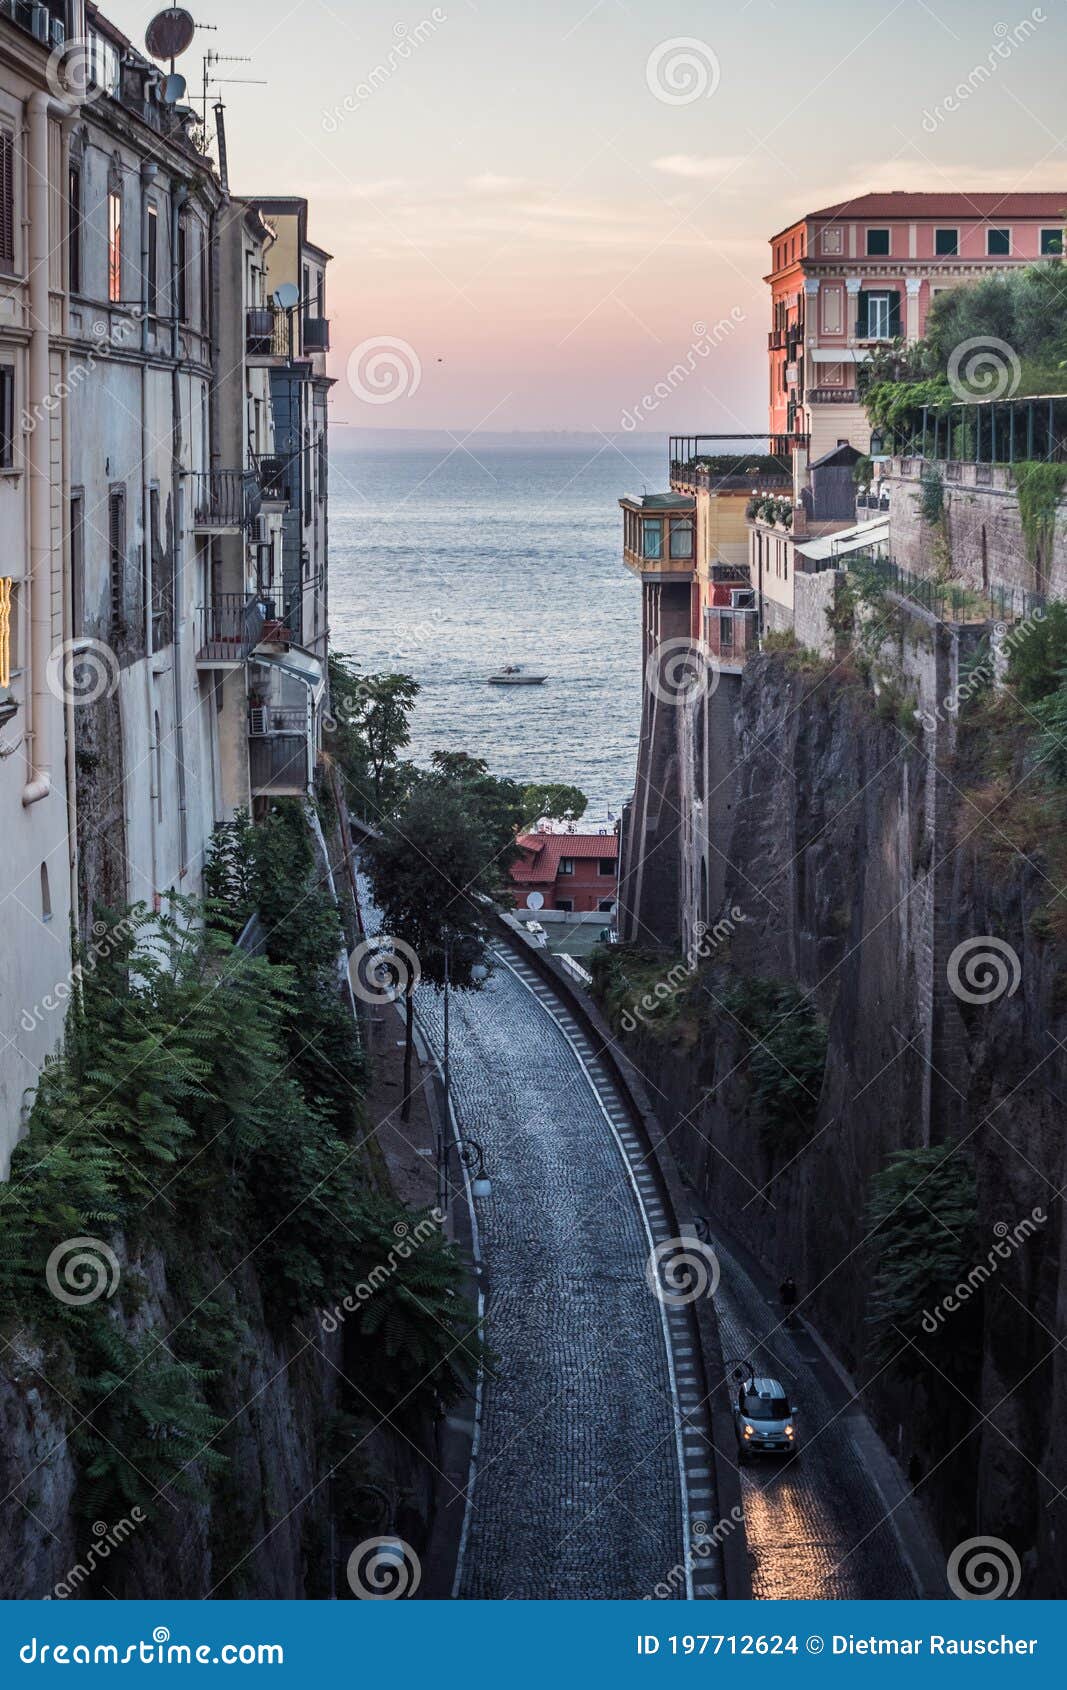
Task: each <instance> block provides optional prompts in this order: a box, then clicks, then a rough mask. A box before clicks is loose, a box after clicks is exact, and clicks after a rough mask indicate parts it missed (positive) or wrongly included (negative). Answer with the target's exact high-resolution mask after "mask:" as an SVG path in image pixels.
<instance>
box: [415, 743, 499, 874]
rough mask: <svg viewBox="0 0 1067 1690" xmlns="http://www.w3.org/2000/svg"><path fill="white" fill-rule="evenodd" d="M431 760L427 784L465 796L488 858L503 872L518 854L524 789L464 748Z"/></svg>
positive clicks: (436, 753)
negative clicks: (492, 773) (516, 836)
mask: <svg viewBox="0 0 1067 1690" xmlns="http://www.w3.org/2000/svg"><path fill="white" fill-rule="evenodd" d="M431 762H432V764H433V768H432V771H431V773H430V774H429V775H428V776H426V777H425V778H426V781H427V783H428V785H430V786H431V787H433V788H434V789H435V790H441V789H448V790H451V791H452V792H455V793H459V794H460V795H461V796H462V798H463V801H464V803H465V804H466V805H467V806H468V808H469V809H470V810H471V811H472V813H473V814H474V816H475V818H476V820H477V822H478V826H479V827H480V828H481V830H482V833H483V835H484V840H485V851H486V855H487V857H493V858H494V859H495V860H496V862H497V864H498V866H499V868H500V870H501V871H503V869H505V868H507V867H508V865H509V864H510V863H511V862H512V861H513V860H514V858H515V857H516V856H517V855H518V847H517V846H516V844H515V835H516V834H517V833H518V831H519V828H520V827H521V826H522V816H523V804H522V790H521V788H520V787H519V786H518V785H517V783H516V782H515V781H513V780H508V779H507V777H506V776H500V775H491V774H490V773H489V765H488V764H487V763H485V762H483V760H482V758H480V757H470V756H468V754H467V753H466V752H465V751H435V752H434V754H433V757H432V758H431ZM502 877H503V876H502V873H501V878H502Z"/></svg>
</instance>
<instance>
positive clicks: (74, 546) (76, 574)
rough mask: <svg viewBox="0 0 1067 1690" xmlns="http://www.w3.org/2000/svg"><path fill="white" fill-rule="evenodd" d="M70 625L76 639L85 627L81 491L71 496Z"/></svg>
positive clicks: (83, 501) (83, 531)
mask: <svg viewBox="0 0 1067 1690" xmlns="http://www.w3.org/2000/svg"><path fill="white" fill-rule="evenodd" d="M68 522H69V524H70V625H71V628H72V629H73V631H74V637H75V639H80V638H81V634H82V630H83V628H84V626H85V498H84V496H83V494H82V492H81V490H80V489H79V491H78V492H77V493H72V494H71V496H70V512H69V515H68Z"/></svg>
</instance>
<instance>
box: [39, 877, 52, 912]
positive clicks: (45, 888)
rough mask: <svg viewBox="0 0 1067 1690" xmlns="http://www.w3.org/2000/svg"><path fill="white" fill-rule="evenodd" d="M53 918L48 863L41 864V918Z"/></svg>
mask: <svg viewBox="0 0 1067 1690" xmlns="http://www.w3.org/2000/svg"><path fill="white" fill-rule="evenodd" d="M51 919H52V888H51V887H50V886H49V884H48V864H47V863H42V864H41V920H42V921H51Z"/></svg>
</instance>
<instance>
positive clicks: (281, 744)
mask: <svg viewBox="0 0 1067 1690" xmlns="http://www.w3.org/2000/svg"><path fill="white" fill-rule="evenodd" d="M309 753H310V745H309V738H308V718H307V711H306V710H305V709H294V708H292V707H290V706H274V705H268V704H253V705H251V706H250V708H249V712H248V764H249V776H250V780H251V785H252V795H253V797H263V796H266V795H267V794H273V795H274V796H276V797H277V796H284V795H288V796H299V795H300V794H301V793H304V792H306V791H307V789H308V784H309V781H310V778H311V772H310V767H309V762H310V758H309Z"/></svg>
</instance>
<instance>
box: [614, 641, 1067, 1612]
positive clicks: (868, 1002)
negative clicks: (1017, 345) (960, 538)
mask: <svg viewBox="0 0 1067 1690" xmlns="http://www.w3.org/2000/svg"><path fill="white" fill-rule="evenodd" d="M930 638H932V641H933V644H932V646H931V644H930ZM930 638H927V636H925V635H924V639H926V641H927V648H928V651H927V655H928V656H929V655H930V653H931V651H932V652H933V655H934V656H937V651H936V649H934V648H936V647H937V644H938V640H939V639H940V638H941V636H940V635H933V636H931V637H930ZM933 668H934V669H935V670H936V671H937V674H938V681H937V684H939V685H940V684H941V678H943V677H941V670H942V669H943V665H941V664H940V663H937V664H935V665H934V666H933ZM898 714H899V713H898ZM736 733H737V747H736V771H737V772H736V786H735V802H734V804H733V810H732V828H731V832H730V837H729V840H728V841H724V840H720V841H719V842H718V847H719V849H720V850H722V851H723V852H724V854H725V856H726V858H727V859H728V867H727V868H726V871H725V891H724V898H723V907H724V908H728V907H737V908H740V910H741V911H742V912H743V920H741V921H740V922H738V923H737V924H736V931H735V932H734V934H733V936H732V937H731V938H730V940H729V955H728V958H727V957H725V955H724V954H723V953H721V952H720V953H716V954H715V955H714V956H713V957H712V960H711V963H710V964H709V965H708V966H707V968H706V969H705V971H704V973H703V974H702V976H701V983H700V987H699V990H700V991H701V992H702V993H703V994H704V999H703V1002H702V1005H701V1006H700V1008H699V1010H698V1023H699V1033H698V1035H697V1036H696V1037H695V1038H694V1036H693V1031H692V1026H691V1025H690V1028H689V1031H688V1036H686V1037H682V1036H681V1035H679V1036H678V1037H676V1038H674V1039H673V1040H671V1039H665V1038H664V1037H663V1035H662V1034H661V1035H660V1037H659V1038H651V1037H650V1036H649V1035H648V1033H647V1032H646V1031H643V1030H639V1033H638V1035H637V1037H638V1041H639V1048H636V1049H635V1057H636V1060H637V1062H638V1063H639V1065H640V1067H641V1068H642V1069H643V1070H644V1072H645V1073H646V1074H648V1075H649V1077H650V1078H651V1080H652V1081H653V1083H654V1085H655V1086H656V1087H657V1088H658V1090H659V1094H660V1095H659V1107H660V1109H661V1111H662V1114H663V1118H664V1126H665V1127H666V1128H667V1130H668V1131H669V1132H671V1133H672V1135H673V1136H672V1143H673V1144H674V1146H675V1149H676V1153H677V1154H678V1155H679V1156H680V1158H681V1160H682V1162H683V1164H684V1165H685V1166H686V1167H687V1169H688V1170H689V1172H690V1174H691V1175H692V1177H693V1180H694V1183H695V1184H696V1185H697V1187H698V1188H699V1189H700V1191H701V1192H703V1193H704V1194H705V1198H706V1204H707V1209H708V1212H709V1213H710V1214H713V1215H718V1216H719V1217H721V1219H722V1221H723V1223H724V1224H725V1225H726V1226H727V1227H728V1228H729V1229H730V1230H732V1231H733V1232H734V1233H736V1234H738V1235H739V1236H740V1237H741V1238H743V1240H744V1241H745V1242H746V1243H747V1244H748V1245H749V1246H750V1247H751V1248H752V1249H753V1250H755V1251H756V1252H757V1253H758V1255H759V1256H760V1257H761V1258H762V1259H763V1261H764V1262H765V1264H767V1265H768V1266H769V1267H770V1268H771V1269H772V1271H775V1272H777V1273H779V1274H784V1273H785V1272H786V1271H787V1270H788V1271H789V1272H791V1273H792V1274H793V1276H794V1277H795V1278H796V1280H797V1282H798V1284H799V1286H800V1288H801V1292H802V1294H803V1295H805V1296H806V1297H807V1298H808V1299H809V1301H808V1302H807V1304H806V1308H807V1310H808V1312H809V1313H810V1315H811V1318H812V1319H813V1321H814V1323H815V1324H816V1326H817V1327H818V1328H819V1329H820V1330H821V1331H822V1333H823V1334H824V1336H825V1337H826V1339H827V1340H828V1342H829V1343H830V1344H831V1345H832V1346H833V1348H834V1349H835V1350H836V1352H837V1354H838V1355H839V1357H840V1358H841V1360H842V1361H843V1362H844V1363H845V1364H846V1365H847V1366H848V1367H849V1368H850V1369H851V1370H853V1371H854V1372H855V1373H856V1374H857V1376H858V1377H859V1378H860V1379H861V1380H866V1393H865V1396H866V1400H867V1401H868V1402H869V1405H870V1407H871V1408H872V1411H873V1412H875V1413H876V1415H877V1417H878V1419H879V1420H880V1423H881V1426H882V1429H883V1432H884V1434H885V1435H886V1437H887V1440H888V1442H889V1443H890V1446H891V1447H892V1448H893V1449H894V1451H895V1453H896V1454H897V1455H898V1458H899V1459H900V1461H901V1463H902V1466H903V1467H904V1469H905V1470H906V1471H908V1472H909V1473H910V1474H911V1476H912V1478H913V1480H915V1481H916V1482H918V1481H921V1482H922V1485H923V1492H922V1494H923V1495H924V1497H926V1499H927V1500H928V1502H929V1503H930V1505H931V1508H932V1510H933V1512H934V1514H935V1516H936V1518H937V1519H938V1521H939V1524H940V1527H941V1529H942V1532H943V1534H944V1537H945V1540H946V1542H947V1543H948V1544H949V1545H951V1544H954V1543H955V1542H957V1541H958V1540H959V1539H960V1538H962V1537H965V1536H969V1535H975V1534H976V1533H978V1532H979V1531H981V1532H986V1533H994V1534H996V1535H999V1536H1002V1537H1004V1538H1005V1539H1007V1540H1008V1541H1009V1542H1010V1543H1011V1544H1013V1545H1014V1546H1015V1548H1016V1549H1017V1550H1018V1551H1019V1553H1020V1554H1021V1555H1022V1556H1023V1558H1024V1575H1025V1584H1024V1590H1025V1591H1026V1592H1028V1593H1029V1594H1032V1595H1049V1594H1051V1593H1052V1592H1053V1591H1054V1590H1056V1589H1059V1590H1060V1591H1062V1589H1063V1587H1064V1578H1065V1575H1067V1547H1065V1545H1064V1542H1063V1531H1062V1526H1063V1523H1064V1522H1063V1520H1062V1514H1063V1508H1064V1504H1063V1502H1062V1501H1060V1502H1053V1503H1052V1505H1051V1506H1049V1504H1050V1502H1051V1500H1052V1498H1053V1496H1054V1492H1055V1490H1057V1489H1058V1488H1059V1487H1060V1486H1061V1485H1063V1484H1065V1483H1067V1432H1065V1431H1064V1419H1065V1413H1064V1411H1065V1408H1067V1383H1065V1358H1064V1352H1063V1350H1062V1349H1057V1347H1056V1346H1057V1335H1062V1333H1063V1331H1064V1315H1065V1312H1067V1293H1065V1287H1064V1283H1063V1272H1062V1267H1061V1261H1062V1256H1063V1250H1062V1235H1063V1213H1062V1204H1061V1201H1060V1199H1059V1197H1058V1196H1057V1193H1058V1191H1059V1189H1060V1188H1061V1187H1062V1186H1063V1184H1064V1182H1065V1180H1067V1171H1065V1169H1064V1132H1063V1122H1064V1104H1063V1101H1062V1099H1063V1098H1064V1096H1065V1095H1067V1093H1065V1087H1067V1073H1065V1063H1064V1052H1063V1049H1062V1048H1061V1043H1062V1041H1063V1040H1064V1038H1065V1036H1067V1027H1065V1025H1064V1022H1065V1013H1064V1012H1065V1009H1067V994H1065V992H1064V990H1063V986H1064V982H1065V980H1067V953H1065V951H1064V948H1063V947H1062V946H1061V945H1060V944H1059V943H1058V942H1057V940H1056V939H1055V937H1054V936H1053V930H1054V926H1055V924H1054V923H1053V924H1052V927H1050V925H1049V922H1048V920H1047V918H1045V917H1043V916H1042V915H1040V914H1039V913H1037V912H1040V911H1041V910H1042V909H1043V908H1045V907H1047V906H1048V905H1049V904H1050V900H1054V898H1055V895H1056V892H1057V890H1058V888H1057V887H1056V886H1055V885H1050V883H1049V879H1048V878H1047V876H1048V869H1047V865H1046V864H1045V863H1044V861H1043V860H1042V857H1041V854H1040V852H1032V853H1031V854H1029V855H1023V854H1021V853H1020V852H1018V851H1015V850H1013V849H1012V846H1011V843H1009V841H1011V839H1012V832H1013V829H1012V826H1011V825H1010V824H1009V823H1008V821H1005V822H1004V823H1003V826H1002V827H1001V825H1000V824H999V823H998V822H997V820H996V817H994V819H993V821H992V822H988V821H985V820H983V819H982V817H981V815H980V813H979V811H978V809H977V808H976V807H975V804H974V802H973V800H972V798H971V797H970V796H969V795H968V789H969V787H971V786H973V785H974V784H975V780H976V776H977V773H978V771H977V768H976V767H971V766H969V765H970V764H976V763H977V762H980V760H981V754H982V746H981V744H980V743H977V742H976V741H975V739H974V738H973V737H972V738H971V739H969V738H968V734H967V731H966V729H964V730H962V731H961V734H960V739H959V744H958V746H957V745H956V744H955V743H954V741H955V734H954V730H952V731H951V733H950V732H949V731H947V730H945V729H942V730H941V733H940V738H939V737H938V735H936V734H930V733H929V732H927V733H923V732H922V730H921V729H916V728H915V727H913V726H912V725H911V723H910V722H909V721H908V720H907V718H906V717H903V716H901V717H900V719H899V720H898V719H894V717H893V715H892V714H891V712H890V711H889V710H888V709H886V708H885V706H884V704H883V708H882V709H881V710H879V709H877V708H876V705H875V701H874V699H873V698H872V695H871V693H870V691H869V690H868V688H867V687H866V686H865V685H864V683H863V682H862V681H861V680H860V679H859V678H858V677H857V676H855V675H851V676H849V675H848V674H847V673H843V672H832V673H830V674H829V675H827V674H826V673H825V672H824V671H822V670H812V669H809V670H807V671H805V670H804V669H803V668H800V667H798V666H797V665H796V661H795V660H794V659H792V658H791V657H789V656H787V655H775V656H762V657H759V658H757V659H755V660H754V661H750V663H749V664H748V666H747V668H746V671H745V676H744V681H743V685H742V688H741V691H740V697H739V705H738V714H737V721H736ZM1020 772H1022V771H1020ZM719 773H720V776H721V775H722V774H723V773H724V771H720V772H719ZM711 776H712V778H713V779H714V778H715V777H716V771H715V770H714V769H713V770H712V771H711ZM998 832H1002V833H1003V838H1002V839H999V840H998V837H997V835H998ZM991 844H992V845H993V846H994V847H996V848H995V849H994V850H992V851H991V849H990V846H991ZM1053 908H1055V905H1053ZM715 918H716V912H715V911H712V912H711V920H712V921H714V920H715ZM982 936H986V937H993V938H995V939H997V940H999V941H1001V942H1002V943H1004V944H1007V945H1008V946H1010V947H1011V949H1012V951H1013V952H1014V953H1015V956H1016V957H1017V958H1018V968H1017V970H1016V969H1015V967H1014V965H1013V964H1012V963H1010V962H1009V963H1007V965H1006V966H1007V968H1008V971H1009V976H1010V979H1009V982H1008V987H1007V989H1006V990H1005V991H1004V992H1003V993H1002V994H1001V995H999V996H997V997H996V998H995V1000H994V1001H991V1002H989V1003H988V1004H984V1005H979V1004H970V1003H967V1002H965V1001H961V1000H960V998H959V997H958V996H957V994H956V993H955V992H954V991H953V989H952V985H951V981H950V978H949V974H950V967H951V962H952V957H953V953H954V952H955V950H956V947H957V946H959V945H962V944H965V943H967V944H970V943H971V942H972V941H975V940H976V939H979V938H981V937H982ZM976 949H977V950H978V951H981V950H982V949H983V947H982V945H978V946H977V947H976ZM984 949H985V950H986V951H988V950H989V947H988V945H985V947H984ZM1016 973H1017V976H1018V986H1017V989H1016V990H1015V991H1014V992H1012V991H1011V989H1010V984H1011V980H1012V979H1014V978H1015V975H1016ZM738 975H741V976H748V977H759V978H763V979H774V980H778V981H787V982H792V983H795V985H796V986H798V987H799V988H801V990H802V991H803V992H804V993H809V994H811V1001H812V1002H813V1003H814V1004H815V1005H816V1006H817V1008H818V1011H819V1013H820V1015H821V1017H823V1018H824V1020H825V1023H826V1027H827V1055H826V1063H825V1070H824V1073H823V1079H822V1086H821V1092H820V1095H819V1097H818V1104H817V1116H816V1117H815V1123H814V1128H813V1130H812V1132H811V1134H810V1138H809V1140H808V1142H807V1143H806V1144H803V1145H801V1146H799V1147H798V1146H796V1145H794V1146H792V1147H790V1148H788V1149H779V1151H778V1152H777V1153H774V1152H772V1151H770V1150H768V1148H767V1145H766V1137H765V1135H762V1134H761V1133H760V1132H759V1131H758V1129H757V1126H756V1124H755V1120H754V1116H755V1115H756V1110H755V1106H754V1100H753V1095H752V1087H751V1080H750V1076H749V1074H748V1069H747V1063H746V1055H747V1041H746V1039H745V1037H744V1034H743V1032H742V1030H741V1027H740V1026H739V1024H738V1021H737V1019H736V1018H735V1016H734V1015H733V1014H731V1013H730V1011H729V1009H728V1008H727V1007H725V1006H724V1004H723V994H724V992H726V991H727V990H728V982H729V981H730V980H731V979H734V980H736V978H737V976H738ZM813 1107H814V1105H813ZM949 1140H959V1141H961V1142H962V1143H963V1144H964V1145H965V1146H966V1148H967V1151H968V1152H969V1154H971V1155H973V1157H974V1159H975V1163H976V1169H977V1181H978V1210H979V1219H978V1236H979V1238H980V1240H981V1241H982V1243H981V1250H982V1257H983V1259H984V1257H985V1252H986V1248H987V1245H988V1246H992V1245H994V1244H995V1243H996V1242H997V1240H998V1239H999V1238H1000V1237H1001V1236H1002V1234H1001V1232H1000V1230H999V1229H1000V1228H1002V1227H1008V1228H1013V1227H1014V1226H1016V1224H1017V1223H1018V1222H1019V1221H1020V1220H1021V1219H1023V1218H1024V1217H1027V1216H1029V1215H1031V1213H1032V1212H1033V1211H1035V1210H1040V1211H1041V1212H1042V1213H1043V1214H1044V1215H1045V1216H1046V1217H1047V1219H1046V1220H1045V1221H1043V1222H1041V1223H1040V1224H1039V1225H1038V1226H1037V1227H1036V1229H1035V1230H1034V1232H1033V1235H1032V1236H1029V1237H1028V1238H1027V1240H1026V1241H1025V1243H1023V1244H1022V1245H1021V1246H1020V1247H1019V1248H1017V1249H1013V1250H1011V1251H1010V1252H1008V1256H1007V1259H1005V1260H1003V1261H1000V1260H998V1262H997V1267H996V1271H995V1273H994V1275H993V1278H992V1281H991V1282H990V1283H988V1284H987V1285H986V1286H985V1288H984V1290H983V1291H982V1292H981V1295H980V1309H981V1316H980V1319H981V1326H982V1338H983V1346H982V1348H983V1357H984V1360H983V1363H982V1366H981V1369H980V1371H978V1370H976V1372H975V1376H974V1382H973V1391H974V1394H973V1396H972V1397H971V1400H969V1401H968V1400H966V1399H965V1397H964V1396H963V1395H961V1393H960V1392H959V1390H958V1389H956V1388H955V1387H952V1388H950V1387H949V1386H948V1385H947V1384H941V1383H939V1382H938V1380H937V1379H936V1377H934V1378H933V1379H932V1389H931V1390H929V1391H925V1390H924V1389H923V1387H921V1386H920V1387H919V1388H918V1389H916V1387H915V1386H914V1385H913V1384H907V1383H905V1382H904V1381H903V1379H902V1378H901V1377H900V1376H899V1375H898V1374H897V1373H896V1372H895V1371H894V1369H892V1368H890V1369H887V1370H885V1371H883V1372H881V1373H876V1370H875V1368H874V1366H873V1365H872V1363H871V1362H870V1360H869V1356H868V1347H869V1346H868V1337H869V1329H868V1326H867V1324H866V1317H867V1315H868V1313H869V1301H870V1290H871V1275H872V1267H873V1255H872V1247H871V1245H870V1243H869V1240H868V1227H867V1225H866V1223H865V1209H866V1205H867V1201H868V1196H869V1183H870V1180H871V1176H872V1175H873V1174H875V1173H876V1172H877V1171H878V1170H879V1169H881V1168H882V1167H883V1166H884V1164H885V1162H886V1159H887V1157H888V1156H889V1155H890V1154H891V1153H892V1152H893V1151H895V1150H898V1149H900V1148H902V1147H914V1146H921V1145H926V1144H930V1143H933V1144H940V1143H942V1142H946V1143H947V1142H948V1141H949ZM945 1289H946V1291H949V1290H951V1289H952V1288H951V1287H948V1286H946V1288H945ZM939 1341H940V1342H943V1343H944V1345H945V1346H946V1353H947V1351H948V1349H949V1348H950V1347H951V1345H952V1344H953V1331H952V1327H951V1324H950V1323H946V1326H945V1328H944V1335H943V1338H942V1339H941V1340H939ZM930 1353H932V1354H933V1355H934V1359H935V1362H936V1356H937V1351H936V1350H934V1351H932V1352H930ZM968 1395H970V1393H968ZM953 1446H955V1447H953ZM1058 1525H1059V1526H1060V1528H1061V1529H1060V1531H1059V1532H1058V1533H1057V1526H1058Z"/></svg>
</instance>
